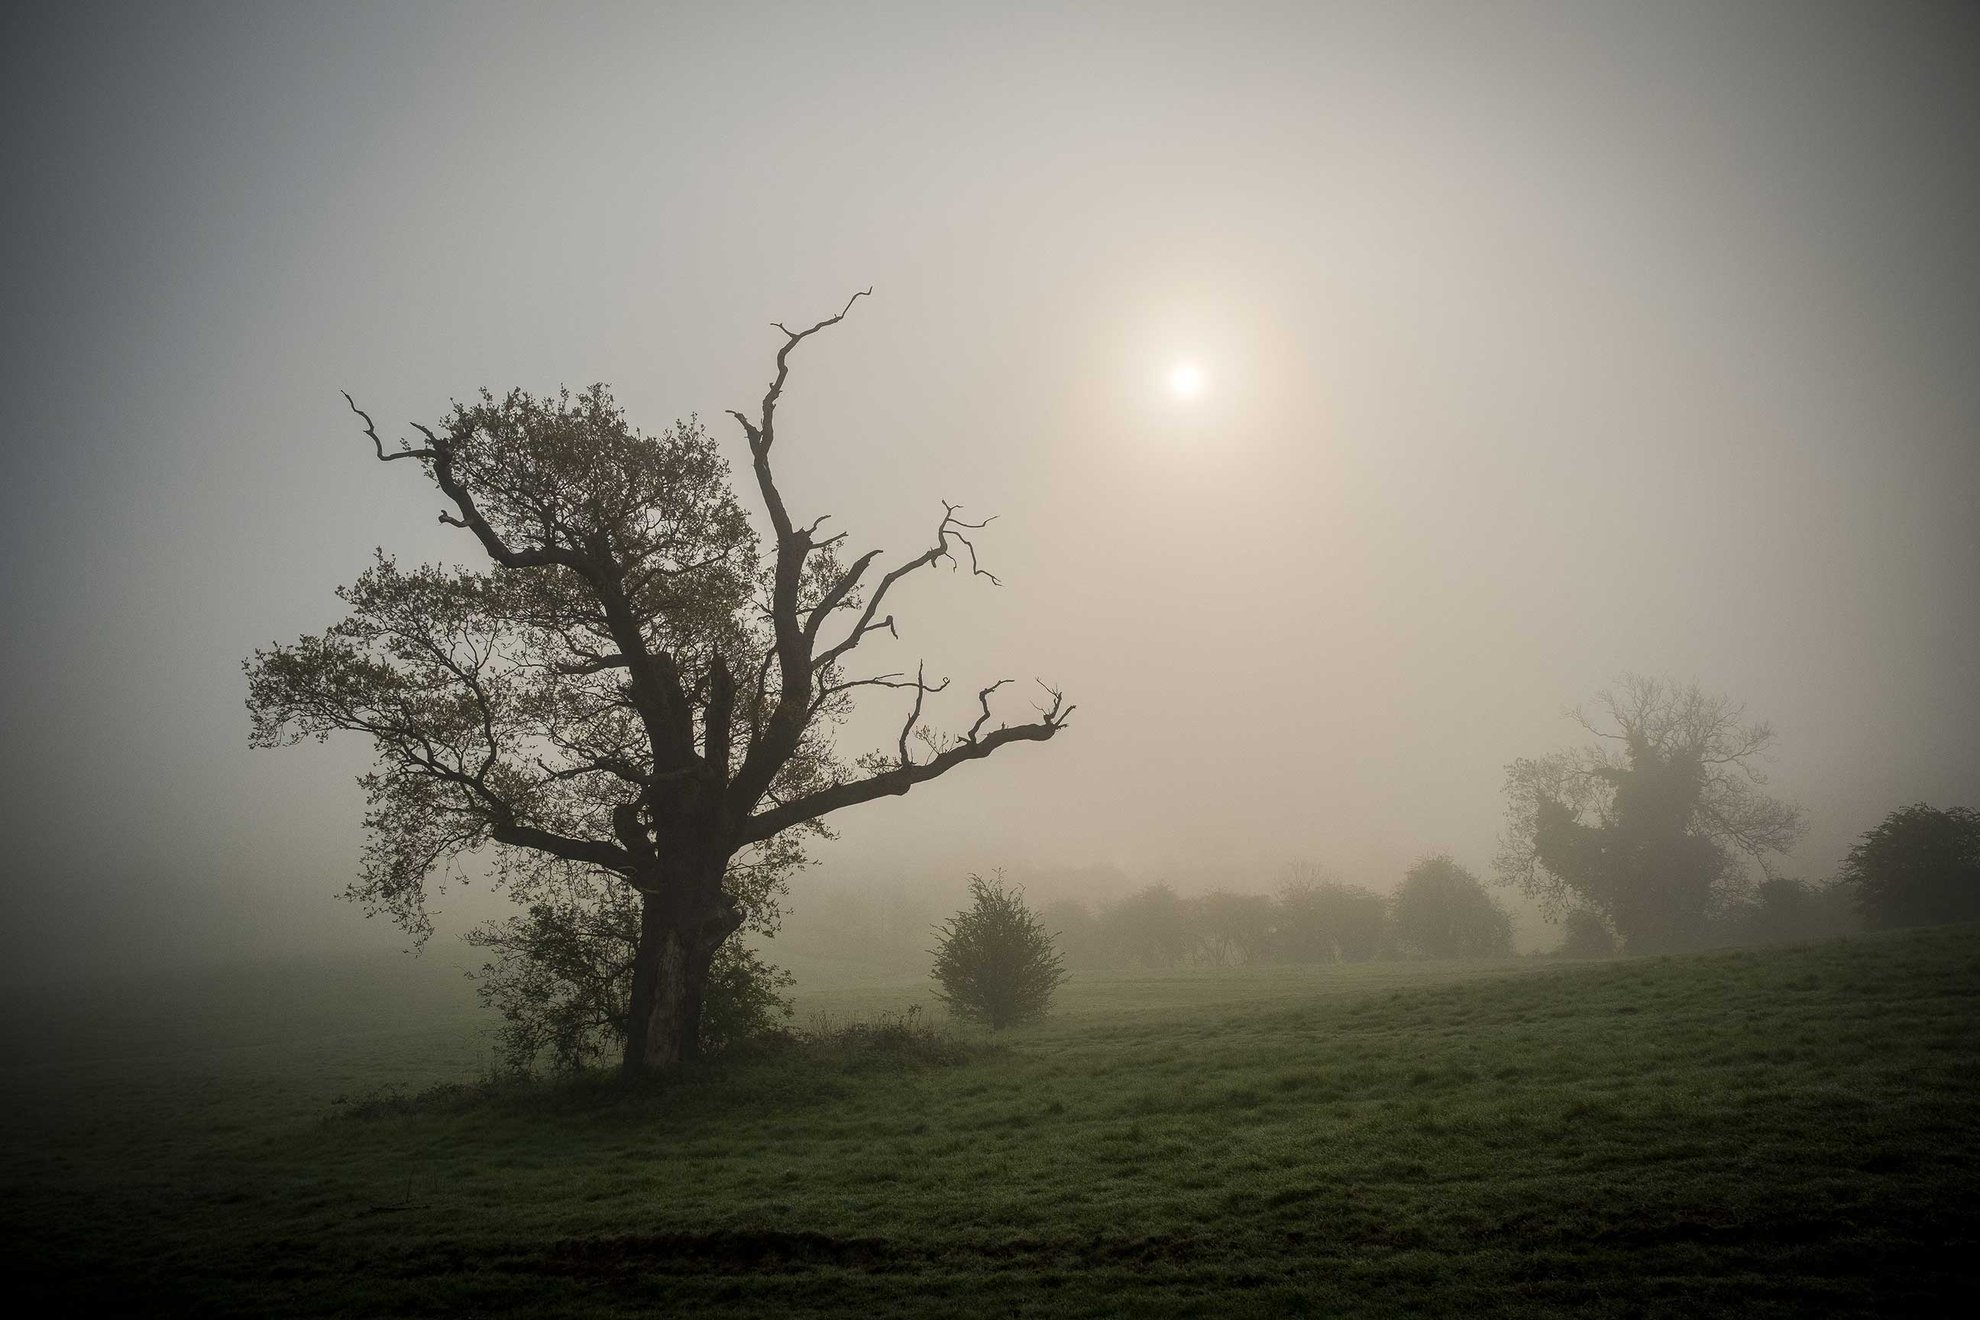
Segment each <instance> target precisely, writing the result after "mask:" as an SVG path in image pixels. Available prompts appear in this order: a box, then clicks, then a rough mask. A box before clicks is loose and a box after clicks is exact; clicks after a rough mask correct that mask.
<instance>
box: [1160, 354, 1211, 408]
mask: <svg viewBox="0 0 1980 1320" xmlns="http://www.w3.org/2000/svg"><path fill="white" fill-rule="evenodd" d="M1168 384H1169V394H1170V395H1171V396H1172V397H1174V398H1177V399H1181V400H1183V401H1185V402H1187V401H1189V400H1191V399H1200V398H1202V397H1203V391H1204V389H1205V388H1206V387H1208V385H1209V384H1210V381H1209V378H1208V377H1206V376H1205V375H1204V374H1203V368H1202V367H1199V366H1198V365H1196V363H1194V362H1178V363H1176V365H1174V366H1173V367H1170V368H1169V377H1168Z"/></svg>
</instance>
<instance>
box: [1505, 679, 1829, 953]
mask: <svg viewBox="0 0 1980 1320" xmlns="http://www.w3.org/2000/svg"><path fill="white" fill-rule="evenodd" d="M1575 714H1576V717H1577V719H1579V720H1580V722H1581V724H1582V727H1583V728H1585V729H1587V730H1588V731H1589V732H1590V733H1592V734H1594V735H1595V736H1596V737H1597V738H1598V739H1599V740H1601V741H1600V742H1599V743H1598V744H1596V745H1595V746H1591V747H1585V748H1581V749H1578V750H1576V751H1572V752H1566V753H1561V754H1558V755H1555V756H1549V757H1543V758H1540V759H1538V760H1521V761H1515V762H1513V763H1512V765H1510V766H1508V767H1507V770H1506V794H1507V797H1508V808H1507V816H1508V828H1507V831H1506V834H1505V835H1504V837H1503V839H1502V844H1503V846H1502V848H1501V851H1500V854H1499V858H1498V871H1499V875H1500V877H1501V879H1502V880H1505V881H1507V882H1511V883H1517V884H1519V885H1520V886H1522V887H1523V888H1524V889H1525V890H1526V892H1527V893H1528V894H1530V895H1532V896H1534V897H1535V898H1538V899H1539V900H1540V901H1541V903H1542V904H1543V905H1545V906H1546V907H1548V908H1549V909H1550V910H1552V911H1553V912H1560V911H1563V910H1565V909H1567V908H1569V907H1573V906H1585V907H1589V908H1593V909H1594V910H1596V911H1598V912H1600V913H1601V914H1602V916H1603V918H1604V919H1605V920H1606V921H1607V923H1608V924H1609V926H1610V927H1611V928H1612V929H1613V930H1614V931H1615V932H1616V933H1617V934H1619V935H1620V936H1621V937H1622V939H1623V941H1624V943H1625V944H1626V945H1627V946H1628V947H1629V948H1630V949H1631V950H1634V951H1642V950H1645V949H1654V948H1670V947H1675V946H1680V945H1684V944H1689V943H1695V942H1697V941H1699V940H1702V939H1703V938H1704V937H1705V934H1706V932H1707V921H1708V918H1709V915H1710V912H1711V910H1712V908H1713V906H1714V904H1715V903H1723V902H1725V901H1727V900H1728V899H1731V898H1734V897H1738V896H1739V891H1740V890H1741V889H1742V888H1743V887H1744V885H1745V884H1746V883H1747V882H1748V880H1749V877H1747V875H1746V874H1745V866H1746V865H1747V864H1749V863H1752V864H1757V865H1758V866H1759V868H1760V869H1761V871H1762V872H1763V874H1770V872H1768V858H1769V856H1770V855H1771V854H1774V853H1779V852H1784V851H1786V850H1787V849H1788V848H1789V847H1790V846H1792V844H1793V842H1794V840H1795V839H1796V837H1798V836H1799V834H1800V832H1801V814H1800V812H1799V811H1797V810H1796V809H1795V808H1793V807H1790V806H1788V805H1786V804H1784V803H1781V802H1777V801H1775V800H1774V799H1773V798H1771V797H1768V796H1767V795H1766V794H1764V793H1762V792H1760V791H1759V787H1758V786H1759V785H1760V784H1763V783H1765V782H1766V781H1765V777H1764V776H1763V775H1762V774H1761V772H1760V769H1759V767H1758V765H1757V764H1756V763H1757V761H1758V759H1759V758H1760V756H1761V755H1762V754H1763V753H1764V752H1765V751H1766V749H1767V747H1768V746H1769V745H1770V744H1771V743H1772V741H1773V730H1772V729H1771V728H1770V727H1769V726H1768V725H1766V724H1764V723H1749V722H1747V721H1746V720H1745V719H1744V712H1743V708H1742V707H1740V706H1738V705H1736V704H1734V703H1732V702H1731V701H1729V700H1727V699H1726V698H1724V697H1718V696H1711V695H1708V694H1706V693H1705V692H1703V691H1701V690H1700V689H1699V688H1698V687H1697V686H1696V685H1689V686H1679V685H1676V684H1673V683H1669V682H1666V681H1663V680H1659V679H1649V678H1641V677H1636V676H1630V677H1626V678H1624V679H1623V680H1622V681H1621V682H1620V683H1619V684H1618V685H1617V687H1616V688H1615V689H1613V690H1611V691H1607V692H1603V693H1601V694H1599V695H1598V696H1597V698H1596V709H1595V711H1594V713H1593V714H1592V715H1591V714H1588V713H1585V712H1582V711H1576V712H1575Z"/></svg>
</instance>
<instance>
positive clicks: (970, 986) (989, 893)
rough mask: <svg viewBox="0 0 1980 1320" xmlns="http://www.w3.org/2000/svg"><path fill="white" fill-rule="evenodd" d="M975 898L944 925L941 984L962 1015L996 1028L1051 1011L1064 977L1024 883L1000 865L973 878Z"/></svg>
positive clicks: (939, 948)
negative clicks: (1009, 878) (1008, 882)
mask: <svg viewBox="0 0 1980 1320" xmlns="http://www.w3.org/2000/svg"><path fill="white" fill-rule="evenodd" d="M969 897H970V902H969V906H968V907H966V908H964V909H963V910H962V911H961V912H958V913H957V914H956V915H955V916H953V917H951V918H949V920H948V921H946V922H944V923H943V924H942V926H941V927H940V928H939V932H940V938H939V940H938V941H937V943H936V947H935V972H934V975H935V980H936V981H937V982H938V983H939V984H940V985H941V989H940V990H939V991H938V992H937V994H938V996H939V998H940V999H941V1000H942V1002H943V1003H944V1004H947V1005H948V1007H949V1011H950V1012H951V1013H954V1014H955V1015H956V1016H957V1017H960V1018H964V1019H968V1020H971V1021H977V1022H986V1023H988V1024H989V1025H990V1027H991V1029H992V1030H1000V1029H1002V1028H1004V1027H1009V1026H1014V1025H1016V1024H1018V1023H1022V1022H1033V1021H1036V1020H1037V1019H1039V1018H1041V1017H1044V1016H1045V1010H1046V1009H1047V1008H1048V1007H1049V1006H1050V1005H1051V1002H1052V995H1053V992H1054V991H1056V990H1057V989H1058V988H1059V984H1060V982H1062V981H1064V980H1065V979H1066V973H1065V968H1064V966H1063V960H1062V959H1061V957H1060V955H1059V951H1058V949H1057V948H1055V947H1054V945H1053V943H1052V933H1051V932H1050V931H1048V930H1046V929H1045V926H1044V923H1042V922H1041V921H1039V920H1038V917H1037V916H1036V914H1034V913H1033V912H1032V910H1031V909H1030V908H1029V907H1028V906H1026V904H1025V901H1024V891H1023V890H1022V889H1007V888H1005V886H1004V878H1003V875H1002V873H1001V872H999V873H997V874H995V875H993V876H992V877H991V878H990V879H988V880H986V879H984V878H983V877H982V876H977V875H973V876H971V877H970V878H969Z"/></svg>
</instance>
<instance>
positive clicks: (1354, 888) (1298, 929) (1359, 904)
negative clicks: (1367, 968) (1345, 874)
mask: <svg viewBox="0 0 1980 1320" xmlns="http://www.w3.org/2000/svg"><path fill="white" fill-rule="evenodd" d="M1276 909H1277V910H1276V913H1275V927H1276V941H1275V943H1276V948H1277V950H1278V956H1279V957H1280V958H1282V959H1284V960H1285V961H1287V962H1296V963H1317V962H1367V961H1368V960H1369V959H1371V958H1375V957H1377V956H1379V955H1380V954H1381V952H1382V949H1383V947H1384V945H1385V944H1386V943H1387V942H1388V934H1389V931H1388V925H1389V918H1388V904H1387V903H1385V902H1383V901H1382V896H1381V895H1380V894H1377V893H1375V892H1374V891H1373V890H1370V889H1365V888H1363V887H1362V886H1360V885H1350V884H1344V883H1342V882H1341V881H1339V880H1334V879H1328V878H1324V877H1323V874H1322V873H1320V872H1318V871H1317V870H1316V869H1313V868H1306V867H1296V868H1295V869H1294V871H1293V874H1292V877H1291V878H1290V879H1289V880H1288V881H1287V882H1286V884H1285V886H1284V887H1283V888H1281V889H1280V890H1279V896H1278V903H1277V905H1276Z"/></svg>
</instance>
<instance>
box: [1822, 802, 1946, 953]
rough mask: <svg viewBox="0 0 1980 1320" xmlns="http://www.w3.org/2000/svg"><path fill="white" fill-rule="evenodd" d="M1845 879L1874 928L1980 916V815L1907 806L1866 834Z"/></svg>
mask: <svg viewBox="0 0 1980 1320" xmlns="http://www.w3.org/2000/svg"><path fill="white" fill-rule="evenodd" d="M1840 882H1841V883H1842V884H1843V885H1844V886H1846V887H1847V888H1848V889H1849V890H1850V891H1851V892H1852V893H1853V894H1854V895H1855V898H1856V903H1857V907H1858V909H1859V910H1860V911H1861V912H1862V914H1863V919H1864V922H1865V923H1866V924H1867V925H1869V926H1871V927H1872V928H1873V929H1880V930H1881V929H1889V928H1892V927H1897V926H1936V925H1943V924H1948V923H1951V922H1958V921H1980V813H1975V812H1973V811H1972V810H1970V809H1968V808H1966V807H1950V808H1947V809H1946V810H1944V811H1940V810H1937V809H1936V808H1933V807H1928V806H1926V805H1925V804H1924V803H1922V802H1919V803H1914V804H1913V805H1911V806H1909V807H1901V808H1899V809H1898V810H1896V811H1893V812H1892V813H1891V814H1890V815H1888V816H1886V817H1884V820H1883V823H1882V824H1880V825H1878V826H1877V827H1876V828H1875V829H1872V830H1866V831H1864V833H1863V835H1862V837H1861V838H1859V839H1858V840H1857V842H1856V846H1855V847H1853V848H1851V849H1850V850H1849V856H1848V858H1847V859H1846V860H1845V861H1844V862H1843V868H1842V874H1841V876H1840Z"/></svg>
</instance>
